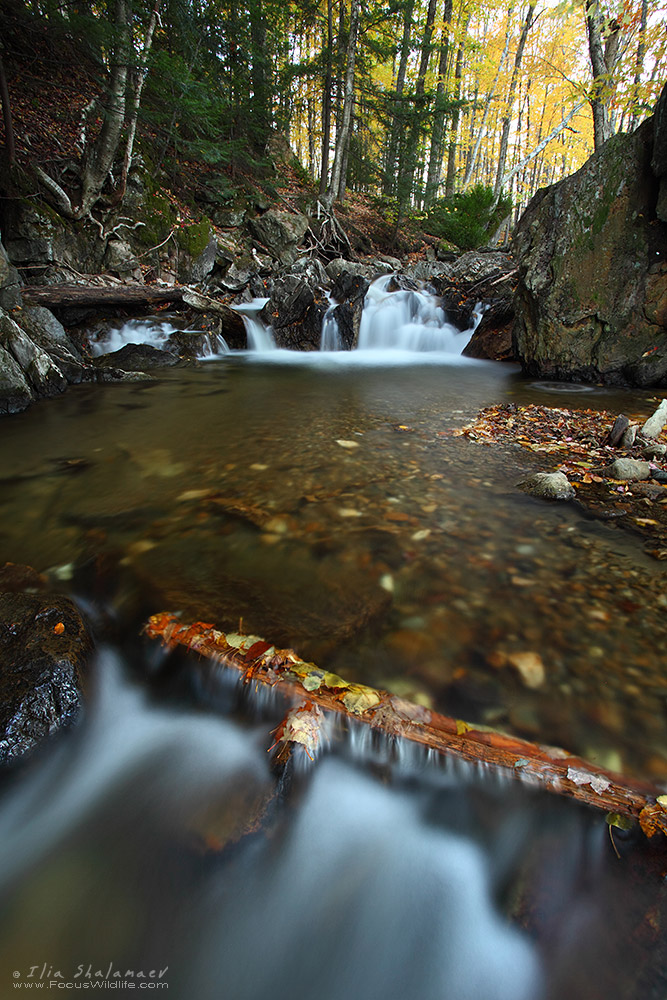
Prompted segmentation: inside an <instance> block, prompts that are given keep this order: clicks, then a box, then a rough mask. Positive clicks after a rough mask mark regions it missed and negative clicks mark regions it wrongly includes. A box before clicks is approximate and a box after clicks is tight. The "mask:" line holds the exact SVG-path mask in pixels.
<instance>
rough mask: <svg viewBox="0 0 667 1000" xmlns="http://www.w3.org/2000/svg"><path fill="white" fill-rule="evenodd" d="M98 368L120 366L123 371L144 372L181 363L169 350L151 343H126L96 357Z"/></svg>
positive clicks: (95, 361)
mask: <svg viewBox="0 0 667 1000" xmlns="http://www.w3.org/2000/svg"><path fill="white" fill-rule="evenodd" d="M93 363H94V365H95V367H96V368H118V369H120V370H121V371H123V372H143V371H145V370H146V369H149V368H169V367H171V366H172V365H177V364H178V363H179V359H178V357H176V356H175V355H174V354H171V353H170V352H169V351H161V350H160V349H159V348H157V347H151V345H150V344H126V345H125V347H121V349H120V350H119V351H112V352H111V353H110V354H102V355H100V357H97V358H95V360H94V362H93Z"/></svg>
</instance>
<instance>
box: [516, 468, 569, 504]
mask: <svg viewBox="0 0 667 1000" xmlns="http://www.w3.org/2000/svg"><path fill="white" fill-rule="evenodd" d="M517 486H518V488H519V489H520V490H523V492H524V493H529V494H530V495H531V496H533V497H540V498H541V499H543V500H571V499H572V498H573V497H574V495H575V490H574V487H573V486H572V484H571V483H570V481H569V480H568V478H567V476H566V475H565V474H564V473H563V472H536V473H535V474H534V475H532V476H529V477H528V479H524V480H522V482H520V483H517Z"/></svg>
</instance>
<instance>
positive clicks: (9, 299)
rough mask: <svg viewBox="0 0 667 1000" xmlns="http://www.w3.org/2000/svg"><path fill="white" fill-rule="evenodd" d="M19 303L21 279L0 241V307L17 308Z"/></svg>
mask: <svg viewBox="0 0 667 1000" xmlns="http://www.w3.org/2000/svg"><path fill="white" fill-rule="evenodd" d="M20 305H21V279H20V277H19V272H18V271H17V270H16V268H15V267H14V266H13V265H12V263H11V261H10V259H9V257H8V256H7V251H6V250H5V248H4V247H3V245H2V243H0V308H2V309H18V308H19V307H20Z"/></svg>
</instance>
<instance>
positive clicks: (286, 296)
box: [263, 275, 329, 351]
mask: <svg viewBox="0 0 667 1000" xmlns="http://www.w3.org/2000/svg"><path fill="white" fill-rule="evenodd" d="M328 308H329V303H328V302H327V300H326V298H324V294H323V293H322V292H319V291H318V290H317V289H312V288H311V287H310V285H309V284H308V282H306V281H304V280H303V279H301V278H299V277H298V276H297V275H287V276H286V277H284V278H279V279H278V280H276V281H275V282H274V284H273V290H272V292H271V299H270V301H269V302H268V303H267V305H266V306H265V308H264V311H263V316H264V319H265V321H266V322H267V323H270V324H271V326H272V327H273V332H274V335H275V339H276V344H277V345H278V347H285V348H289V349H291V350H299V351H317V350H319V347H320V340H321V337H322V320H323V319H324V315H325V313H326V311H327V309H328Z"/></svg>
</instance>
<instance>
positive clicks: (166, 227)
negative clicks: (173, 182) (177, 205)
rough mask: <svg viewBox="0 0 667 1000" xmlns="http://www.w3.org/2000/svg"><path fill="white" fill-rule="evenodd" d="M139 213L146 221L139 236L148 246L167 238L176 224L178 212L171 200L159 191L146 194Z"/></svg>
mask: <svg viewBox="0 0 667 1000" xmlns="http://www.w3.org/2000/svg"><path fill="white" fill-rule="evenodd" d="M139 215H140V218H141V221H142V222H143V223H144V225H143V226H142V227H141V228H140V229H139V230H138V233H139V234H140V235H139V238H140V239H141V242H142V243H144V244H145V245H146V246H148V247H154V246H157V244H158V243H161V242H162V241H163V240H165V239H166V238H167V236H169V233H170V232H171V230H172V229H173V228H174V226H175V225H176V212H175V211H174V208H173V206H172V204H171V202H170V201H169V199H168V198H165V196H164V195H162V194H160V193H159V192H158V191H153V192H151V193H149V194H148V195H147V196H146V200H145V202H144V204H143V206H142V208H141V211H140V212H139Z"/></svg>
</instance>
